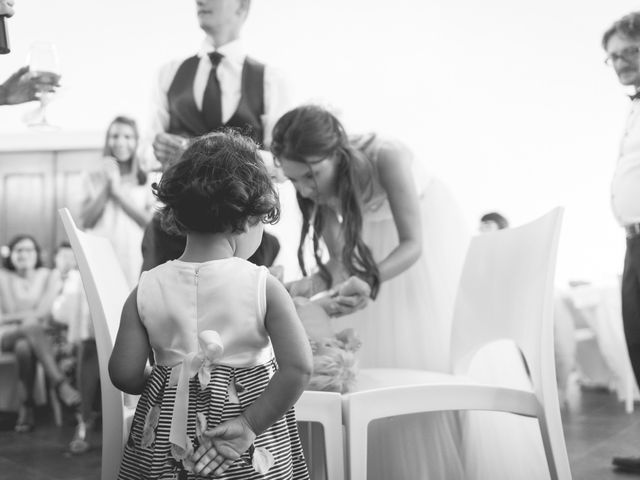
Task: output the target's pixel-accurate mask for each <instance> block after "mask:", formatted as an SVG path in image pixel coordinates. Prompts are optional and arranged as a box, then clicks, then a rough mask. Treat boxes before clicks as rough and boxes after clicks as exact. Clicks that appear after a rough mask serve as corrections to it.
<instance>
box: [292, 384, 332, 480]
mask: <svg viewBox="0 0 640 480" xmlns="http://www.w3.org/2000/svg"><path fill="white" fill-rule="evenodd" d="M295 409H296V420H297V421H298V422H313V423H319V424H321V425H322V429H323V436H324V452H325V463H326V465H325V466H326V472H327V480H342V479H344V438H343V433H342V395H340V394H339V393H336V392H316V391H310V390H307V391H305V392H304V393H303V394H302V396H301V397H300V398H299V399H298V402H297V403H296V406H295Z"/></svg>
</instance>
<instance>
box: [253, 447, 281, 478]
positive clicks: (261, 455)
mask: <svg viewBox="0 0 640 480" xmlns="http://www.w3.org/2000/svg"><path fill="white" fill-rule="evenodd" d="M274 463H275V459H274V458H273V454H272V453H271V452H270V451H269V450H267V449H266V448H264V447H258V448H256V449H255V450H254V451H253V459H252V460H251V465H252V466H253V469H254V470H255V471H256V472H258V473H259V474H261V475H265V474H266V473H267V472H268V471H269V470H270V469H271V467H273V464H274Z"/></svg>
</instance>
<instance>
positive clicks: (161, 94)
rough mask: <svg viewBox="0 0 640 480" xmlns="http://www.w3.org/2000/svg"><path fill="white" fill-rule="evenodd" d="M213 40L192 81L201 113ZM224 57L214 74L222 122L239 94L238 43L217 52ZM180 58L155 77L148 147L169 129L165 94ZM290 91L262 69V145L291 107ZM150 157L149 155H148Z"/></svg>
mask: <svg viewBox="0 0 640 480" xmlns="http://www.w3.org/2000/svg"><path fill="white" fill-rule="evenodd" d="M214 50H215V49H214V45H213V41H212V39H211V38H210V37H208V36H207V37H206V38H205V40H204V41H203V43H202V46H201V48H200V50H199V52H198V57H199V58H200V62H199V63H198V69H197V71H196V76H195V79H194V81H193V96H194V99H195V103H196V106H197V107H198V109H199V110H202V98H203V96H204V90H205V88H206V86H207V81H208V79H209V73H210V72H211V60H210V59H209V56H208V54H209V53H210V52H212V51H214ZM217 51H218V52H220V53H221V54H222V55H224V57H223V58H222V61H221V62H220V64H219V65H218V69H217V70H216V75H217V76H218V81H219V82H220V89H221V91H222V121H223V122H224V123H226V122H227V121H228V120H229V119H230V118H231V117H232V116H233V114H234V113H235V111H236V109H237V108H238V104H239V103H240V97H241V95H242V91H241V87H242V67H243V65H244V60H245V58H246V56H247V52H246V50H245V49H244V47H243V45H242V41H241V40H234V41H232V42H229V43H227V44H225V45H222V46H221V47H219V48H218V49H217ZM184 60H185V59H184V58H182V59H179V60H174V61H172V62H169V63H167V64H165V65H164V66H163V67H162V68H161V69H160V72H159V74H158V82H157V83H156V85H155V88H154V90H153V92H152V97H151V109H152V111H151V118H150V121H149V125H148V128H147V131H146V133H145V135H144V137H145V143H146V144H147V145H151V143H153V139H154V138H155V136H156V135H157V134H158V133H162V132H166V131H167V130H168V129H169V116H170V115H169V101H168V98H167V93H168V91H169V87H170V86H171V83H172V82H173V78H174V77H175V75H176V72H177V71H178V68H179V67H180V65H181V64H182V62H184ZM293 97H294V95H293V92H292V89H291V85H290V84H289V82H287V81H286V80H285V78H284V76H283V75H282V73H281V72H280V71H278V70H277V69H275V68H273V67H270V66H268V65H266V66H265V70H264V115H262V117H261V121H262V127H263V131H264V144H265V145H269V143H270V142H271V130H272V128H273V126H274V124H275V122H276V121H277V120H278V118H280V116H281V115H282V114H284V113H285V112H287V111H288V110H289V109H291V108H293V107H294V102H293ZM151 155H153V153H151Z"/></svg>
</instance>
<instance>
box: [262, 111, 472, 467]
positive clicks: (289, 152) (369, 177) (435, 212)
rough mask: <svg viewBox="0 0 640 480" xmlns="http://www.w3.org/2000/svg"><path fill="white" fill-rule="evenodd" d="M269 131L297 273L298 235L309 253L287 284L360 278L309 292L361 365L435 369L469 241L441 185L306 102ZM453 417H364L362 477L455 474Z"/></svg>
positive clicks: (396, 151) (400, 153)
mask: <svg viewBox="0 0 640 480" xmlns="http://www.w3.org/2000/svg"><path fill="white" fill-rule="evenodd" d="M272 138H273V139H272V144H271V149H272V152H273V153H274V155H275V157H276V161H277V162H278V163H279V164H280V166H281V167H282V170H283V172H284V174H285V175H286V176H287V177H288V178H289V179H290V180H291V181H292V183H293V185H294V186H295V187H296V190H297V197H298V204H299V206H300V210H301V212H302V217H303V227H302V232H301V236H300V239H301V240H300V246H299V249H298V258H299V261H300V266H301V269H302V271H303V272H304V273H305V275H306V273H307V272H308V271H309V270H308V268H307V267H308V266H307V265H306V264H305V263H306V262H305V244H306V243H307V238H309V237H310V240H311V241H310V243H311V244H312V251H313V258H314V260H315V270H316V271H315V273H313V274H312V275H309V276H305V277H304V278H303V279H301V280H299V281H296V282H293V283H292V284H290V285H289V291H290V293H291V294H292V295H293V296H304V297H312V296H314V295H316V294H317V293H319V292H322V291H329V292H334V291H335V292H337V293H340V292H341V291H342V290H343V288H342V286H343V285H344V283H343V282H345V281H347V280H350V279H354V278H357V279H358V280H359V281H361V282H366V283H365V285H367V288H362V289H359V291H358V289H356V292H353V291H351V292H350V293H351V295H350V296H349V297H348V298H347V299H345V297H343V296H341V295H338V296H335V295H326V296H323V297H321V298H318V299H317V300H315V301H316V302H318V303H320V304H321V305H322V307H323V308H324V309H325V311H326V312H327V313H328V314H329V315H331V316H333V317H340V318H334V320H333V322H334V325H335V326H336V328H337V329H342V328H345V327H353V328H354V329H355V330H356V331H357V332H358V335H359V336H360V338H361V340H362V347H361V352H360V364H361V366H364V367H404V368H424V369H431V370H446V369H447V367H448V351H447V345H448V338H449V328H450V321H451V310H452V305H453V295H454V292H455V288H456V284H457V280H458V276H459V271H460V266H461V263H462V258H463V255H464V251H465V249H466V245H467V241H468V235H467V233H466V231H465V228H464V226H463V225H464V222H462V221H461V217H460V216H459V215H458V210H457V207H456V205H455V202H453V201H452V199H451V197H450V195H449V194H448V191H447V190H446V189H445V188H443V186H442V185H441V184H439V183H438V182H437V181H436V180H433V179H432V180H431V181H430V182H429V183H428V185H427V188H424V189H420V190H419V189H418V188H417V186H416V179H418V178H419V177H418V176H417V175H416V174H415V173H414V170H413V167H415V165H414V164H413V158H412V154H411V152H410V151H409V150H408V149H407V148H406V147H405V146H404V145H402V144H400V143H398V142H396V141H391V140H388V139H384V138H381V137H380V136H378V135H376V134H367V135H360V136H351V137H350V136H347V134H346V132H345V130H344V128H343V126H342V125H341V123H340V122H339V120H338V119H337V118H336V117H335V116H334V115H332V114H331V113H330V112H328V111H327V110H325V109H323V108H320V107H317V106H302V107H299V108H296V109H294V110H291V111H290V112H288V113H286V114H285V115H284V116H283V117H281V118H280V120H279V121H278V122H277V124H276V125H275V127H274V130H273V137H272ZM439 209H441V210H439ZM322 243H323V244H324V245H325V246H326V251H323V248H322V246H321V245H322ZM368 295H370V296H371V298H372V299H373V301H372V302H367V301H366V300H367V298H366V297H367V296H368ZM316 298H317V297H316ZM347 300H348V301H347ZM367 303H368V305H367ZM301 315H303V312H301ZM453 420H454V419H453V417H452V416H451V415H450V414H436V415H431V416H428V415H421V416H412V417H411V418H407V417H398V418H396V419H393V420H392V421H390V422H388V423H385V424H384V425H381V424H375V423H374V424H373V425H372V427H371V428H370V430H369V432H370V433H369V437H370V444H369V445H370V449H373V450H374V452H370V454H369V455H368V459H369V466H368V472H369V478H385V479H388V478H420V479H434V478H447V479H452V480H453V479H458V478H463V473H462V465H461V461H460V458H459V452H458V446H459V438H458V432H457V431H456V428H455V422H454V421H453Z"/></svg>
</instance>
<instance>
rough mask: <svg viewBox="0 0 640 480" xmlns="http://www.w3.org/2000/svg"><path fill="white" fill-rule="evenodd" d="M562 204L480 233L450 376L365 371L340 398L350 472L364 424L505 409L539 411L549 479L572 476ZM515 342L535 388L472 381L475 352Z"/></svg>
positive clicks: (470, 258) (468, 264) (470, 256)
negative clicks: (558, 358) (564, 365)
mask: <svg viewBox="0 0 640 480" xmlns="http://www.w3.org/2000/svg"><path fill="white" fill-rule="evenodd" d="M562 212H563V210H562V208H556V209H554V210H552V211H551V212H549V213H548V214H546V215H545V216H543V217H541V218H540V219H538V220H535V221H533V222H531V223H529V224H527V225H524V226H522V227H518V228H513V229H508V230H501V231H498V232H495V233H490V234H485V235H480V236H476V237H474V238H473V239H472V241H471V245H470V247H469V251H468V253H467V257H466V260H465V264H464V268H463V272H462V277H461V281H460V287H459V290H458V293H457V296H456V303H455V311H454V319H453V326H452V338H451V359H452V362H451V365H452V371H453V372H454V373H453V374H452V375H447V374H442V373H435V372H426V371H419V370H402V369H363V370H361V372H360V380H359V382H358V385H357V386H356V389H355V391H353V392H352V393H349V394H345V395H343V397H342V399H343V412H342V417H343V422H344V425H345V430H346V431H345V434H346V439H347V459H348V466H347V470H348V474H349V475H348V478H350V479H351V480H363V479H365V478H367V472H366V469H367V428H368V425H369V423H370V422H371V421H372V420H375V419H379V418H386V417H392V416H396V415H403V414H410V413H420V412H436V411H450V410H489V411H502V412H510V413H514V414H519V415H524V416H528V417H536V418H537V419H538V423H539V426H540V431H541V434H542V440H543V444H544V449H545V454H546V458H547V464H548V468H549V472H550V475H551V478H553V479H561V480H568V479H571V472H570V469H569V460H568V457H567V451H566V446H565V443H564V436H563V432H562V423H561V419H560V410H559V405H558V392H557V387H556V377H555V366H554V352H553V318H552V316H553V315H552V314H553V311H552V310H553V285H554V272H555V262H556V253H557V247H558V240H559V234H560V224H561V218H562ZM502 339H510V340H513V341H514V342H515V344H516V345H517V346H518V347H519V349H520V350H521V352H522V355H523V357H524V359H525V360H526V364H527V367H528V369H529V372H530V380H531V385H532V389H531V390H520V389H516V388H506V387H503V386H496V385H491V384H482V383H479V382H475V381H474V380H473V379H471V378H470V377H468V376H466V375H465V373H466V372H467V369H468V367H469V366H470V364H471V360H472V358H473V356H474V354H475V353H476V352H478V351H479V350H480V349H481V348H482V347H483V346H485V345H487V344H490V343H492V342H494V341H497V340H502Z"/></svg>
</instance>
